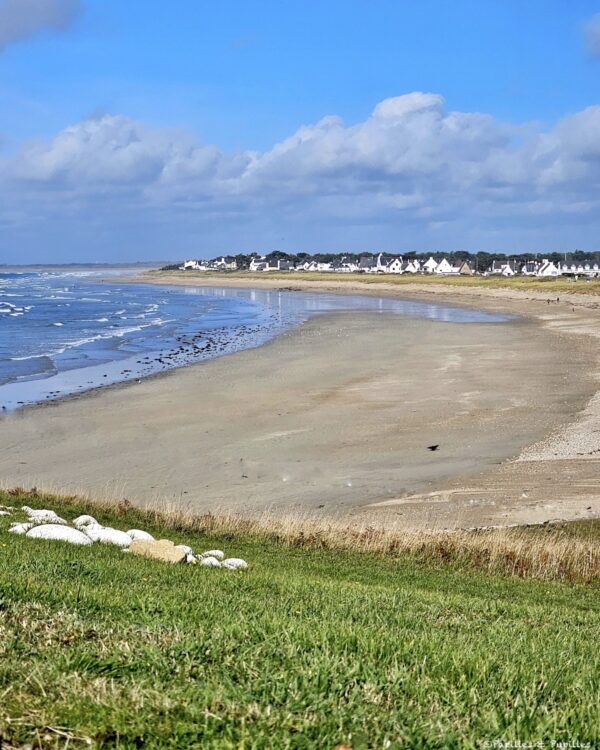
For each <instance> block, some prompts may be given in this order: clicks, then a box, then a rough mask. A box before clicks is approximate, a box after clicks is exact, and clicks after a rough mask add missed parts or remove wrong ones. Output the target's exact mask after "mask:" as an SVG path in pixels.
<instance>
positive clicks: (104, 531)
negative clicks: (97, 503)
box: [82, 524, 132, 547]
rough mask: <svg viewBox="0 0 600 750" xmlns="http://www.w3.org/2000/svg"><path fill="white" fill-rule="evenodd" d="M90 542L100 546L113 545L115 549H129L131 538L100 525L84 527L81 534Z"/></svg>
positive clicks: (117, 530)
mask: <svg viewBox="0 0 600 750" xmlns="http://www.w3.org/2000/svg"><path fill="white" fill-rule="evenodd" d="M82 533H85V534H87V536H88V537H89V538H90V539H91V540H92V542H100V544H114V545H115V546H116V547H129V545H130V544H131V543H132V542H131V537H130V536H129V535H128V534H126V533H125V532H124V531H119V529H113V528H111V527H110V526H100V524H96V525H90V526H86V527H85V528H84V529H83V532H82Z"/></svg>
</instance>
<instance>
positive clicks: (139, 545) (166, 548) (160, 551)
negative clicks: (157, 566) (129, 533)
mask: <svg viewBox="0 0 600 750" xmlns="http://www.w3.org/2000/svg"><path fill="white" fill-rule="evenodd" d="M129 552H130V553H131V554H134V555H142V556H143V557H152V558H154V559H155V560H162V561H163V562H169V563H173V564H179V563H183V562H185V560H186V557H187V555H186V553H185V552H184V551H183V550H181V549H179V547H176V546H175V545H174V544H173V542H170V541H169V540H168V539H160V540H159V541H156V540H152V541H149V540H144V539H139V540H136V541H133V542H131V545H130V547H129Z"/></svg>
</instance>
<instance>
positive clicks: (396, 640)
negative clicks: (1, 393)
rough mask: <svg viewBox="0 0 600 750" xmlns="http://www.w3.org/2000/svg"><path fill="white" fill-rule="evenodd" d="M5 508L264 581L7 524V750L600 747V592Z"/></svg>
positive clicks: (0, 670) (257, 537) (0, 639)
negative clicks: (179, 546) (221, 554)
mask: <svg viewBox="0 0 600 750" xmlns="http://www.w3.org/2000/svg"><path fill="white" fill-rule="evenodd" d="M0 503H1V504H5V505H13V506H17V507H19V506H21V505H23V504H28V505H31V506H33V507H50V508H52V509H54V510H56V511H57V512H59V513H60V514H62V515H64V516H66V517H67V518H68V519H72V518H73V517H74V516H75V515H77V514H79V513H81V512H83V511H87V512H90V511H91V512H92V513H93V514H94V515H95V516H96V517H97V518H98V520H99V521H100V522H102V523H105V524H114V525H115V526H117V527H118V528H122V529H126V528H130V527H132V526H136V527H141V528H146V529H148V530H149V531H151V532H153V533H154V534H155V535H157V536H167V537H169V538H171V539H174V540H176V541H182V542H183V541H185V542H186V543H189V544H190V545H191V546H192V547H194V549H195V550H197V551H202V550H203V549H207V548H210V547H213V546H217V547H220V548H222V549H224V550H225V551H226V553H227V554H228V555H232V556H233V555H235V556H240V557H243V558H245V559H246V560H248V562H249V564H250V569H249V570H248V571H245V572H229V571H224V570H212V569H206V568H201V567H199V566H191V565H187V566H170V565H167V564H165V563H160V562H157V561H151V560H147V559H145V558H137V557H133V556H132V555H125V554H123V553H122V552H120V551H119V550H117V549H116V548H113V547H106V546H100V545H93V546H92V547H72V546H69V545H64V544H61V543H57V542H42V541H35V540H30V539H26V538H25V537H22V536H15V535H12V534H8V533H5V532H6V529H7V528H8V524H9V521H10V520H14V519H15V518H16V514H14V513H13V516H12V517H10V518H7V517H2V518H0V735H1V736H2V738H3V741H4V744H2V742H0V746H1V747H3V748H17V747H23V745H25V743H29V744H30V745H31V746H32V747H34V748H38V747H39V748H59V747H60V748H66V747H69V748H80V747H89V746H93V747H102V748H105V747H106V748H108V747H110V748H116V747H119V748H141V747H145V748H178V749H179V748H219V750H220V749H228V748H231V749H232V750H233V748H236V749H238V748H244V749H245V748H274V749H275V748H276V749H278V750H279V749H282V748H293V749H294V750H295V749H296V748H298V749H303V748H307V749H308V748H310V749H312V748H319V749H320V748H331V749H333V748H335V747H336V746H337V745H346V746H348V747H352V748H354V750H360V748H400V747H402V748H411V749H418V748H471V747H472V748H478V747H492V746H493V744H492V743H493V742H494V741H496V740H498V741H504V742H511V741H512V742H516V741H519V742H522V743H524V742H533V741H543V742H545V743H546V744H545V745H539V746H540V747H542V746H547V747H555V746H557V745H552V742H558V741H560V742H565V743H577V742H578V743H580V744H579V745H575V744H572V745H570V746H571V747H575V746H579V747H585V746H587V747H590V748H592V747H598V746H600V653H599V649H598V644H599V643H600V596H599V593H600V587H599V585H598V580H597V579H596V580H592V579H591V578H590V579H589V580H588V581H587V582H585V583H575V582H572V581H571V582H569V581H565V580H537V579H535V578H522V577H517V576H516V575H514V573H519V574H521V573H523V571H525V573H526V572H527V570H529V569H528V568H527V567H525V568H523V569H521V568H520V567H519V566H513V567H512V568H510V569H509V568H507V569H506V573H508V571H509V570H512V572H513V575H508V574H500V573H496V574H491V573H489V572H486V571H483V570H479V569H477V565H478V564H481V560H480V559H479V563H478V562H477V560H478V558H476V557H472V556H471V557H469V554H467V553H465V552H464V550H463V554H462V555H460V554H452V552H451V551H450V552H448V550H452V549H453V548H452V547H449V548H447V549H442V548H441V547H440V548H439V550H438V553H437V554H436V553H435V550H436V549H438V548H437V546H436V545H437V543H436V544H434V545H433V546H432V548H431V550H429V552H428V553H427V554H421V555H419V554H418V547H413V548H411V549H410V550H408V549H402V548H401V547H398V546H396V547H393V546H389V545H388V546H387V547H385V546H382V545H380V547H379V550H380V551H377V549H378V547H377V545H372V546H371V547H370V548H369V547H368V546H367V545H363V547H362V549H361V550H360V551H353V550H352V547H351V544H350V543H348V544H340V545H337V548H336V543H335V538H334V536H332V535H331V534H330V535H329V536H327V535H325V534H324V535H323V536H322V537H319V535H318V534H314V533H313V534H312V535H311V536H310V538H307V537H302V536H301V535H298V534H295V533H294V534H292V533H288V534H287V536H286V535H285V534H283V533H280V534H277V533H275V532H273V531H272V532H270V533H266V532H263V533H261V532H260V530H259V529H258V528H256V527H253V526H252V525H249V526H248V527H246V528H245V530H244V526H243V524H238V526H235V525H233V524H232V523H231V522H229V523H219V522H218V521H217V520H215V519H214V518H211V517H205V518H204V519H195V520H194V519H187V520H186V519H185V518H184V517H179V516H177V515H171V516H164V517H162V516H160V515H159V514H144V513H143V512H141V511H138V510H134V509H132V508H130V507H127V506H125V505H121V506H119V507H113V508H111V507H110V506H108V505H106V504H105V505H103V506H97V507H94V506H90V504H89V503H85V502H83V501H80V500H77V499H75V500H68V499H58V498H49V497H40V496H38V495H36V494H34V495H31V494H28V493H23V492H21V493H16V494H15V493H13V494H7V493H0ZM521 533H523V534H525V533H526V534H527V535H528V539H529V541H530V544H529V547H531V546H534V547H535V544H536V543H539V547H538V554H542V551H543V549H545V547H544V544H545V542H544V544H543V543H542V542H540V541H539V540H540V539H541V540H547V539H551V541H552V540H554V537H556V538H558V537H561V538H563V539H566V540H567V541H568V542H570V543H571V544H573V545H576V544H577V543H581V544H584V545H588V553H587V554H588V555H592V554H593V552H592V550H594V549H596V550H597V548H598V542H599V540H600V523H598V522H586V523H583V522H582V523H579V524H574V525H571V524H565V525H564V526H563V528H561V529H555V530H552V529H548V528H544V529H529V530H526V532H521ZM358 546H359V547H360V545H358ZM424 549H425V547H422V551H423V550H424ZM481 549H482V546H481V545H479V550H480V551H481ZM523 554H525V552H524V551H523ZM537 572H538V573H539V572H540V571H539V570H538V571H537ZM556 575H557V576H558V575H559V573H558V572H557V574H556ZM570 577H571V578H572V577H573V576H570ZM486 743H489V744H486ZM587 743H589V744H587ZM496 746H498V745H496ZM511 746H512V747H516V746H517V745H516V744H513V745H511ZM537 746H538V745H536V747H537Z"/></svg>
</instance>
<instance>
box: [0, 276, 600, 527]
mask: <svg viewBox="0 0 600 750" xmlns="http://www.w3.org/2000/svg"><path fill="white" fill-rule="evenodd" d="M153 276H154V274H153ZM128 280H131V281H135V282H136V283H139V281H140V278H135V277H133V278H132V277H128ZM143 280H144V282H145V283H148V281H149V280H148V279H147V278H145V279H143ZM228 281H229V282H230V283H229V285H232V286H233V285H235V286H240V280H239V279H236V280H235V282H234V283H232V282H233V280H228ZM255 281H257V280H255V279H254V278H251V279H248V283H247V284H246V286H254V285H255ZM259 281H261V282H262V283H263V284H264V283H265V282H268V283H269V284H270V285H272V287H271V288H273V287H275V288H281V287H282V286H283V284H282V282H281V280H280V279H264V280H259ZM290 281H291V279H290ZM190 282H191V280H189V279H188V278H186V279H185V281H184V280H183V279H182V280H181V282H180V283H185V285H190ZM202 282H203V283H204V285H216V284H217V283H220V282H217V280H215V279H214V278H210V279H206V280H205V279H202ZM151 283H159V284H165V283H166V284H168V283H171V282H170V281H169V280H166V279H165V277H164V276H161V277H160V279H156V281H155V280H154V279H152V281H151ZM292 284H293V286H294V287H296V284H295V283H293V282H292ZM292 284H290V285H289V286H292ZM298 286H299V285H298ZM302 286H303V291H304V290H305V289H307V288H308V287H309V286H310V288H311V291H327V292H332V291H338V293H343V291H352V292H353V293H361V294H362V293H365V292H368V293H371V294H377V295H379V294H382V293H385V294H394V295H395V296H401V297H407V298H419V299H425V298H426V297H428V298H429V300H431V299H432V290H427V291H426V292H425V293H422V292H421V291H420V290H415V289H411V290H408V289H407V288H406V286H402V287H400V288H398V287H396V288H394V289H385V290H384V289H381V288H380V287H381V286H382V285H380V284H378V285H377V287H376V288H375V289H369V290H365V289H363V288H362V287H361V286H360V285H358V284H353V285H352V289H348V288H347V287H343V286H342V285H338V284H335V285H334V288H332V287H331V285H330V284H329V283H327V284H326V288H323V287H324V286H325V285H322V286H318V285H317V284H312V285H307V284H304V285H302ZM288 288H289V287H288ZM449 291H450V294H451V295H452V299H451V300H449V299H447V297H448V296H449V295H448V294H443V293H440V292H439V290H437V289H436V290H435V301H437V302H438V303H443V304H445V303H450V304H453V305H457V306H470V307H474V306H475V307H478V308H481V309H486V308H487V309H488V310H492V311H496V312H505V313H509V314H512V315H519V316H520V317H521V320H519V321H514V322H510V323H503V324H501V325H499V326H489V325H485V324H480V325H479V324H475V325H474V327H473V328H472V327H471V326H472V324H469V326H460V325H459V326H450V327H448V326H447V325H446V324H444V323H431V322H430V321H410V323H409V322H408V321H407V320H406V319H402V326H401V327H399V326H398V319H397V318H396V319H394V318H392V317H391V316H387V315H374V314H372V313H371V314H369V313H362V312H361V313H358V314H352V313H336V314H333V315H326V316H323V317H320V318H319V319H313V320H311V321H309V322H308V323H306V324H304V325H303V326H301V327H300V328H299V329H295V330H292V331H288V332H286V333H284V334H282V335H281V336H279V337H278V338H277V339H275V340H273V341H271V342H269V343H268V344H265V345H263V346H261V347H260V348H258V349H255V350H246V351H243V352H239V353H237V354H232V355H228V356H227V357H222V358H218V359H216V360H211V361H210V362H206V363H201V364H196V365H190V366H188V367H186V368H183V369H181V370H173V371H170V372H169V373H165V374H161V375H160V377H157V376H155V377H153V378H150V379H148V380H144V381H142V383H141V384H138V385H136V384H129V385H127V384H120V385H117V386H113V387H111V388H107V389H100V390H98V391H94V392H91V393H89V394H82V395H81V396H78V397H71V398H68V399H65V400H64V401H62V402H56V403H54V404H43V405H42V406H41V407H33V408H28V409H26V410H24V412H23V413H21V414H20V415H18V416H16V417H14V418H8V419H5V420H3V422H2V423H1V424H2V431H3V433H4V437H5V441H6V442H5V444H7V445H9V448H8V450H7V451H5V454H4V457H3V458H2V460H1V461H0V474H1V476H2V477H3V481H4V483H5V484H21V485H24V486H31V485H32V484H36V485H37V486H40V487H44V488H47V489H60V490H65V491H68V492H81V491H82V492H84V493H86V494H89V495H95V496H102V497H106V496H109V495H111V496H113V497H115V498H116V499H119V498H122V497H127V498H128V499H130V500H132V501H134V502H136V503H140V504H143V505H164V504H165V503H167V504H170V505H171V506H173V505H177V504H183V505H185V506H186V507H190V508H192V509H194V510H197V511H198V512H212V513H219V512H224V511H225V512H234V513H241V514H245V515H254V516H256V515H261V514H263V515H264V514H273V515H286V514H288V515H289V514H293V515H300V516H310V517H316V518H322V519H327V518H337V519H343V520H345V521H347V522H349V523H357V524H364V523H366V522H368V523H375V524H383V525H386V526H388V527H389V526H390V525H394V526H397V527H405V528H438V529H440V528H458V527H463V528H464V527H474V526H475V527H480V526H490V525H511V524H513V523H539V522H544V521H547V520H552V519H554V518H585V517H592V516H594V515H600V503H599V502H598V499H597V498H598V495H599V494H600V493H599V492H598V489H599V483H598V482H597V480H595V476H594V474H595V471H596V470H597V468H598V461H597V458H595V454H593V453H592V454H590V455H588V456H585V457H582V456H577V455H571V454H570V453H569V452H568V451H567V452H566V454H565V455H563V454H561V455H560V459H559V458H557V457H555V456H553V455H551V454H552V453H553V452H554V449H553V448H550V449H545V450H546V454H543V455H537V457H536V459H535V461H534V460H530V459H527V458H526V451H527V450H531V446H532V445H533V446H535V445H537V446H542V445H543V444H544V441H545V440H547V439H548V435H553V436H554V437H553V440H554V441H556V439H557V436H558V439H560V435H562V434H564V432H565V429H566V430H570V431H571V438H570V445H571V453H573V450H572V448H573V445H574V446H575V447H577V446H580V441H579V438H576V439H575V441H573V436H572V433H573V425H578V424H580V423H583V424H584V427H585V430H584V432H585V435H586V436H587V439H588V442H589V438H590V436H592V440H593V434H594V433H593V429H594V425H595V424H596V422H595V417H594V414H591V415H590V413H589V410H590V408H592V410H593V405H594V394H595V392H596V389H597V382H596V381H595V379H594V374H593V373H595V372H596V371H597V364H598V363H597V357H596V355H595V354H594V352H593V351H592V350H591V347H589V346H587V345H586V340H585V337H586V334H590V335H597V334H596V333H595V332H594V331H595V330H597V328H598V326H597V322H598V318H597V317H596V316H597V313H596V312H595V309H594V308H593V307H591V306H590V303H591V304H592V305H593V304H596V303H595V301H594V300H593V299H592V298H589V299H588V298H586V302H587V304H586V305H584V306H579V308H576V312H572V308H569V314H568V315H567V311H566V304H563V305H559V304H556V305H547V304H545V305H544V307H543V308H542V309H540V307H541V305H540V300H530V299H526V300H523V299H518V300H513V299H510V298H507V296H506V295H504V294H503V295H500V296H498V297H497V296H496V295H493V296H489V295H488V297H487V298H486V300H485V302H484V304H481V300H480V298H479V297H477V298H476V299H475V298H474V297H475V295H474V294H473V293H472V291H471V290H469V292H470V294H465V293H463V292H462V290H461V294H459V295H457V294H456V290H455V289H450V290H449ZM486 291H487V290H486ZM409 292H410V293H409ZM417 295H418V296H417ZM444 297H445V298H444ZM456 297H459V299H456ZM469 303H470V304H469ZM536 308H537V309H536ZM547 308H551V309H550V310H548V309H547ZM583 318H586V320H583ZM587 318H589V320H587ZM450 329H453V332H452V334H449V330H450ZM475 329H477V331H476V330H475ZM374 330H375V331H376V334H374ZM465 330H469V331H471V333H472V336H471V337H469V340H468V341H464V340H463V339H464V338H465V337H464V335H463V334H464V331H465ZM574 331H577V333H574ZM434 332H435V333H434ZM470 339H473V341H471V340H470ZM386 350H387V351H386ZM507 352H508V354H507ZM357 354H359V355H360V356H359V357H358V358H357ZM332 357H333V361H334V362H336V363H337V364H338V365H339V366H337V367H330V366H329V365H328V361H330V360H331V359H332ZM400 362H402V363H403V365H404V366H405V369H406V363H407V362H409V363H410V366H411V367H412V368H413V369H412V370H411V368H410V367H409V368H408V370H410V372H409V373H405V374H406V377H405V378H404V379H403V378H402V377H401V376H400V375H399V368H398V364H399V363H400ZM417 362H418V363H420V364H418V365H417ZM367 363H368V364H367ZM536 363H538V364H537V365H536ZM540 364H541V365H542V366H543V370H544V371H543V372H539V373H536V368H537V367H538V366H539V365H540ZM438 365H439V366H438ZM278 368H281V371H282V372H285V373H286V379H287V380H288V381H289V382H287V387H285V386H286V383H285V382H283V383H282V382H281V381H282V377H281V375H279V376H278V375H277V370H278ZM436 368H437V369H436ZM274 373H275V374H274ZM431 373H435V376H432V374H431ZM428 379H429V381H428ZM518 381H521V383H525V384H526V388H525V391H523V387H521V389H518V388H517V387H516V383H517V382H518ZM223 383H228V384H229V385H230V386H231V387H232V389H234V390H235V391H236V392H235V393H234V394H232V395H227V396H223V395H222V391H223ZM411 383H413V384H416V386H414V385H411ZM411 388H412V390H411ZM515 391H518V393H517V395H515ZM307 393H308V394H309V395H310V398H306V397H305V396H304V395H303V394H307ZM408 401H412V402H414V403H413V404H412V407H411V409H413V408H414V413H412V414H411V409H407V408H406V403H407V402H408ZM586 404H587V412H588V413H587V416H586V411H585V410H586ZM578 414H580V415H581V418H579V419H577V418H576V415H578ZM586 419H587V426H586V424H585V423H586ZM590 420H591V421H590ZM230 422H231V424H229V423H230ZM57 441H59V442H57ZM436 442H440V443H441V444H442V445H441V449H440V450H439V451H437V452H435V453H430V452H429V451H427V450H426V446H427V445H428V444H430V443H436ZM153 446H154V447H153ZM524 449H525V453H523V450H524ZM574 452H575V454H576V453H577V452H578V451H577V450H575V451H574ZM563 453H565V451H563ZM244 454H246V455H244ZM538 454H539V450H538ZM32 467H34V468H32Z"/></svg>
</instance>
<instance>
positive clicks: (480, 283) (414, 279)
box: [147, 271, 600, 296]
mask: <svg viewBox="0 0 600 750" xmlns="http://www.w3.org/2000/svg"><path fill="white" fill-rule="evenodd" d="M147 274H148V275H149V276H161V275H162V276H165V278H167V277H168V276H173V275H174V274H176V275H181V276H185V277H186V278H187V277H189V278H190V279H192V278H212V279H219V278H220V279H223V278H227V279H236V278H237V279H244V280H248V279H253V278H256V279H277V280H279V281H285V282H287V283H288V284H289V285H292V286H293V283H294V281H310V282H311V283H312V282H315V283H323V284H327V283H328V282H329V283H330V282H336V283H337V282H340V281H341V282H347V283H350V282H354V283H356V282H360V283H361V284H367V285H373V284H375V285H377V284H392V285H394V286H400V287H401V286H406V285H408V284H417V285H419V286H426V287H427V286H430V285H439V284H442V285H444V286H453V287H466V288H483V289H513V290H516V291H526V292H539V293H541V294H548V295H550V296H552V295H555V294H561V293H562V294H567V293H569V294H591V295H598V294H600V280H597V279H592V280H589V281H588V280H585V279H580V280H579V281H577V282H575V281H571V280H569V279H567V278H559V279H538V278H535V277H531V276H514V277H512V278H504V277H502V276H436V275H429V276H428V275H420V274H419V275H416V276H414V275H412V274H402V275H394V274H365V273H318V272H296V271H293V272H281V271H280V272H277V271H269V272H265V273H250V272H247V271H213V272H211V271H185V272H183V271H182V272H177V271H148V272H147Z"/></svg>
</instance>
